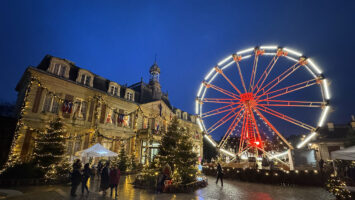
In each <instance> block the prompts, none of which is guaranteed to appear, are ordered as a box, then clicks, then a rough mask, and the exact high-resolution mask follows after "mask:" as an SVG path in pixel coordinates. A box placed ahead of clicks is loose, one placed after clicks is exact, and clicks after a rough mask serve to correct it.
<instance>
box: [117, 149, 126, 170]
mask: <svg viewBox="0 0 355 200" xmlns="http://www.w3.org/2000/svg"><path fill="white" fill-rule="evenodd" d="M127 162H128V158H127V155H126V151H125V148H124V146H122V147H121V151H120V154H119V155H118V168H119V169H120V171H121V172H122V173H123V172H125V171H126V169H127Z"/></svg>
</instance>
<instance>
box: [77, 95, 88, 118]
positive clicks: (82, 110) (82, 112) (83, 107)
mask: <svg viewBox="0 0 355 200" xmlns="http://www.w3.org/2000/svg"><path fill="white" fill-rule="evenodd" d="M75 105H76V110H75V113H76V114H77V116H78V117H79V118H85V117H86V112H87V107H88V102H86V101H83V100H81V99H77V100H76V101H75Z"/></svg>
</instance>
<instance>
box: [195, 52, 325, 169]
mask: <svg viewBox="0 0 355 200" xmlns="http://www.w3.org/2000/svg"><path fill="white" fill-rule="evenodd" d="M268 56H269V57H270V59H269V61H267V63H266V66H261V65H263V64H265V63H263V62H262V60H263V59H265V58H264V57H268ZM250 57H252V58H254V59H253V62H252V66H250V67H247V68H245V69H247V72H246V71H243V67H242V66H241V65H242V64H243V63H245V62H244V60H247V59H248V58H250ZM278 60H280V61H279V62H278ZM277 62H278V63H277ZM280 62H281V65H283V66H280ZM286 63H287V64H286ZM285 64H286V66H285ZM232 65H234V66H235V67H236V69H237V71H238V73H234V72H232V71H231V70H226V69H227V68H228V67H230V66H232ZM258 65H259V66H258ZM274 68H275V69H274ZM276 68H277V69H276ZM301 69H306V70H304V71H302V72H304V76H301V75H302V73H301V72H300V75H299V76H298V77H297V78H296V77H293V78H294V79H293V80H290V78H289V77H291V75H293V73H295V72H296V71H300V70H301ZM277 71H279V72H281V73H279V72H277ZM297 73H298V72H297ZM245 75H248V77H245ZM236 76H237V78H236ZM308 76H310V77H312V78H310V79H308V78H307V77H308ZM233 77H234V78H233ZM216 78H220V80H221V79H223V81H220V80H218V81H214V80H215V79H216ZM236 79H238V80H237V81H236ZM302 79H303V80H302ZM307 79H308V80H307ZM281 82H282V83H281ZM287 82H288V83H289V85H287V84H286V83H287ZM222 84H223V85H222ZM311 86H312V89H313V90H314V91H318V92H319V93H318V95H319V97H318V100H317V101H314V100H312V101H305V100H304V99H306V98H307V97H308V98H309V97H310V96H309V95H310V94H306V93H305V92H304V91H305V89H308V88H309V87H311ZM211 90H212V92H211ZM295 91H297V92H301V93H302V92H303V95H301V96H302V97H303V98H304V99H303V100H302V99H301V100H300V99H292V98H295V97H293V96H290V95H288V94H290V93H293V92H295ZM312 95H316V93H314V92H313V93H312ZM329 99H330V95H329V90H328V84H327V80H326V79H325V78H324V75H323V74H322V72H321V70H320V69H319V68H318V67H317V66H316V65H315V64H314V63H313V62H312V61H311V59H310V58H306V57H304V56H302V54H301V53H298V52H297V51H294V50H291V49H288V48H280V47H277V46H257V47H252V48H248V49H245V50H242V51H238V52H237V53H236V54H232V55H229V56H228V57H226V58H225V59H223V60H222V61H221V62H219V63H218V64H217V65H215V67H213V68H212V69H211V70H210V72H209V73H208V74H207V76H205V77H204V79H203V81H202V83H201V85H200V87H199V90H198V93H197V98H196V102H195V113H196V114H198V115H199V119H198V124H199V126H200V129H201V130H202V131H204V132H205V134H206V135H205V136H206V137H207V139H208V140H207V141H208V142H210V143H211V144H212V145H214V146H216V147H217V148H218V149H219V150H220V152H221V153H224V154H225V155H226V156H229V157H231V158H236V157H241V156H242V155H243V156H246V154H249V155H250V154H251V153H252V154H254V156H255V157H259V158H261V157H262V156H267V157H269V158H271V159H273V158H275V159H276V157H275V156H273V155H272V154H271V153H273V152H272V151H270V149H271V150H273V149H277V148H278V147H275V148H274V147H271V145H268V146H267V148H265V140H266V139H267V138H263V137H262V136H263V134H265V132H264V131H262V128H261V127H260V125H262V124H264V125H265V127H267V128H268V129H269V130H268V133H270V134H274V135H277V136H278V137H276V140H279V141H276V142H278V144H280V142H282V143H283V144H284V145H285V147H286V149H285V148H284V147H282V148H281V149H282V151H281V152H279V153H280V154H278V155H282V153H285V152H286V151H285V150H288V149H291V150H292V149H294V147H293V146H292V145H291V144H290V142H289V141H288V140H287V139H286V138H285V137H284V135H283V134H282V133H280V132H279V131H278V129H277V126H276V125H279V126H280V123H279V120H281V121H283V122H285V123H290V124H293V125H295V126H297V127H300V128H303V129H304V130H305V131H307V132H308V133H310V134H309V136H308V137H307V138H305V139H304V140H303V141H302V142H300V143H299V144H298V145H297V148H302V147H303V146H304V145H305V144H306V143H307V142H309V141H310V139H311V138H312V137H314V136H315V135H316V132H315V131H316V130H317V129H318V128H319V127H321V126H322V125H323V124H324V122H325V119H326V117H327V114H328V111H329V109H330V106H329ZM300 107H305V108H310V109H313V110H310V109H308V110H309V111H308V113H309V114H310V113H312V112H315V111H318V112H319V113H320V117H319V120H314V123H312V124H309V123H308V122H307V123H305V122H302V120H299V119H295V118H292V117H290V116H288V115H289V114H291V113H293V111H295V110H297V109H299V108H300ZM306 113H307V111H306ZM306 113H305V115H307V114H306ZM269 116H272V117H276V119H273V118H270V117H269ZM269 118H270V119H271V121H270V119H269ZM275 120H277V121H275ZM275 122H278V123H275ZM240 125H241V126H240ZM219 127H222V129H221V128H219ZM223 129H224V130H223ZM221 130H223V131H224V136H223V137H222V139H221V140H220V141H219V142H218V143H216V142H215V141H214V140H213V139H212V138H211V137H209V136H210V135H213V134H217V136H218V135H220V131H221ZM235 130H237V131H235ZM233 133H234V134H238V136H239V137H240V142H239V144H235V148H238V149H237V150H236V152H234V151H229V150H230V149H226V148H224V145H225V143H226V141H227V140H228V139H229V138H230V135H232V134H233ZM271 141H273V138H272V139H271ZM273 142H274V141H273ZM260 154H262V155H260ZM284 164H286V163H284Z"/></svg>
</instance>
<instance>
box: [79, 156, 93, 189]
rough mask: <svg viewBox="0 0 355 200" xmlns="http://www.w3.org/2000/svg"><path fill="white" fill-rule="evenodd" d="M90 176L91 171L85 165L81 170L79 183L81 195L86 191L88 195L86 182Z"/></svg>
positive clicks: (87, 165)
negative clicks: (81, 178)
mask: <svg viewBox="0 0 355 200" xmlns="http://www.w3.org/2000/svg"><path fill="white" fill-rule="evenodd" d="M90 176H91V169H90V166H89V163H86V164H85V166H84V170H83V180H82V182H81V194H84V190H85V189H86V191H87V193H88V194H89V188H88V186H87V183H88V180H89V178H90Z"/></svg>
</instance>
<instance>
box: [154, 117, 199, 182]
mask: <svg viewBox="0 0 355 200" xmlns="http://www.w3.org/2000/svg"><path fill="white" fill-rule="evenodd" d="M190 135H191V134H189V131H188V130H187V129H186V128H184V127H181V125H180V124H179V121H178V119H177V118H174V119H173V120H172V122H171V124H170V125H169V127H168V131H167V133H166V134H165V135H164V136H163V137H162V140H161V145H160V146H159V153H158V156H157V157H158V159H159V163H161V165H162V166H163V165H165V164H166V163H168V164H169V166H171V168H172V171H173V175H172V178H173V180H174V182H180V183H182V184H187V183H191V182H193V181H195V180H196V173H197V168H196V163H197V154H196V153H194V152H193V143H192V141H191V137H190Z"/></svg>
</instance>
